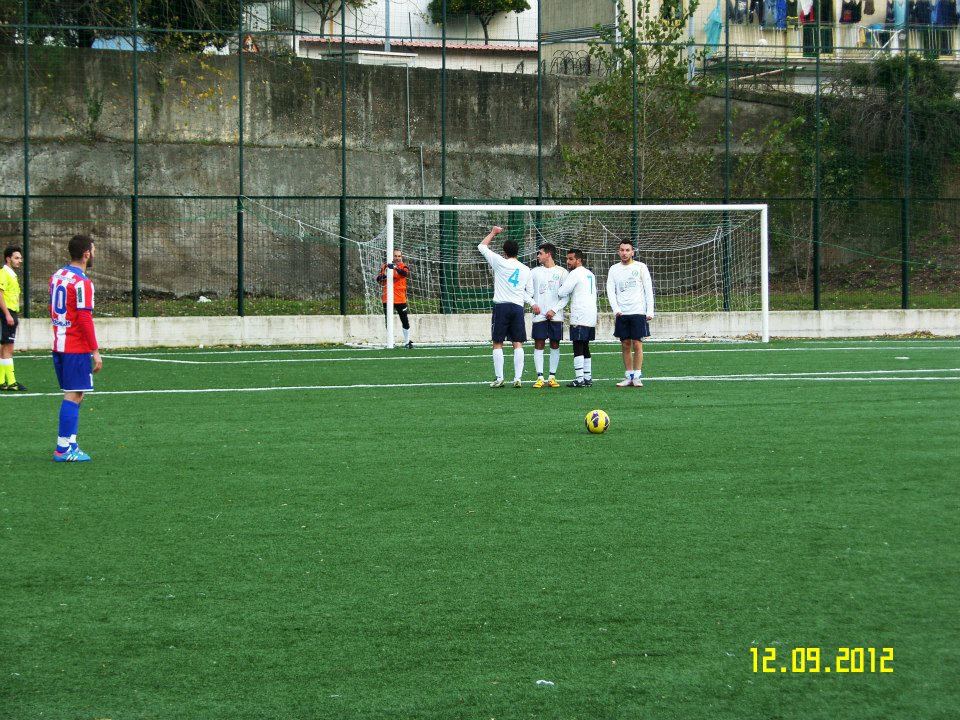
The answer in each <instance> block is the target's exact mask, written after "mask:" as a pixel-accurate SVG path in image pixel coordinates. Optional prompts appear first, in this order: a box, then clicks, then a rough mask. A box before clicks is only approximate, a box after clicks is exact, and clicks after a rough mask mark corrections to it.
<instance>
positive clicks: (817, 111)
mask: <svg viewBox="0 0 960 720" xmlns="http://www.w3.org/2000/svg"><path fill="white" fill-rule="evenodd" d="M821 7H822V3H821V4H820V6H818V7H817V8H816V9H815V12H816V33H817V35H816V38H815V40H814V42H815V43H816V44H815V47H816V52H817V57H816V65H815V68H816V88H815V97H814V117H813V131H814V136H813V143H814V150H813V217H812V218H811V219H812V226H811V232H812V234H813V237H812V240H813V257H812V259H811V262H812V264H813V309H814V310H820V309H821V308H820V211H821V207H820V204H821V200H822V187H821V184H822V183H821V176H822V172H821V167H820V127H821V125H822V118H821V113H822V107H821V99H822V97H821V92H822V90H823V89H822V88H821V86H820V50H821V45H822V44H823V43H822V39H823V37H822V35H821V31H820V15H821V13H820V10H821Z"/></svg>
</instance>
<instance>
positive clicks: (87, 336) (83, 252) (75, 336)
mask: <svg viewBox="0 0 960 720" xmlns="http://www.w3.org/2000/svg"><path fill="white" fill-rule="evenodd" d="M68 248H69V251H70V264H69V265H66V266H65V267H62V268H60V269H59V270H57V271H56V272H55V273H54V274H53V275H52V276H51V277H50V320H51V322H52V323H53V368H54V370H55V371H56V373H57V380H58V381H59V383H60V389H61V390H63V402H62V403H61V404H60V425H59V432H58V433H57V449H56V452H54V454H53V459H54V461H55V462H86V461H88V460H90V456H89V455H87V454H86V453H85V452H83V450H81V449H80V448H79V447H78V446H77V428H78V426H79V424H80V403H81V402H83V394H84V393H85V392H88V391H90V390H93V373H96V372H100V369H101V368H102V367H103V360H101V359H100V351H99V349H98V345H97V333H96V331H95V330H94V327H93V283H92V282H91V281H90V278H88V277H87V270H88V269H89V268H90V267H92V265H93V256H94V253H95V248H94V244H93V239H92V238H90V237H89V236H87V235H74V236H73V237H72V238H70V243H69V245H68Z"/></svg>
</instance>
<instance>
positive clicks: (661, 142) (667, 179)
mask: <svg viewBox="0 0 960 720" xmlns="http://www.w3.org/2000/svg"><path fill="white" fill-rule="evenodd" d="M696 7H697V4H696V2H692V3H691V4H690V7H689V8H688V10H687V11H686V12H682V14H681V16H680V17H678V18H663V17H662V16H661V15H660V14H658V13H654V12H651V11H650V0H640V2H639V3H638V5H637V31H636V33H634V32H633V30H632V28H631V20H630V18H629V16H628V15H627V12H626V10H622V11H621V13H620V17H619V19H618V25H619V29H618V30H619V31H617V30H615V29H614V28H609V29H603V28H600V29H599V34H600V37H599V39H598V40H597V41H595V42H592V43H591V47H590V54H591V56H592V57H594V58H595V59H596V60H597V61H598V62H599V64H600V67H601V69H602V78H601V79H600V80H598V81H597V82H595V83H592V84H590V85H588V86H587V87H585V88H584V89H583V90H581V92H580V94H579V97H578V104H577V110H576V114H575V116H574V121H573V138H572V142H571V143H569V144H568V145H567V146H566V147H565V148H564V149H563V157H564V161H565V166H566V171H567V177H568V179H569V181H570V184H571V185H572V187H573V190H574V192H575V193H576V194H578V195H580V196H583V197H631V196H632V195H633V166H634V161H633V152H634V150H633V148H634V137H633V127H634V123H633V92H634V68H636V93H637V195H638V197H660V198H668V197H696V196H698V195H700V196H702V195H705V194H706V195H709V194H711V193H710V189H711V188H712V187H713V184H714V182H715V177H716V176H715V158H714V153H713V151H712V150H711V149H710V147H709V145H708V144H707V143H705V142H703V139H702V138H701V135H702V132H701V119H700V112H699V110H700V103H701V101H702V99H703V96H704V91H705V90H706V89H709V85H708V83H707V81H705V80H703V79H701V80H700V81H699V85H693V84H692V83H691V82H690V81H689V80H688V77H687V73H688V65H687V64H688V60H689V56H688V51H689V49H690V48H689V45H688V41H687V38H686V25H687V19H688V17H689V15H690V14H692V13H693V12H694V11H695V10H696ZM620 38H622V40H620Z"/></svg>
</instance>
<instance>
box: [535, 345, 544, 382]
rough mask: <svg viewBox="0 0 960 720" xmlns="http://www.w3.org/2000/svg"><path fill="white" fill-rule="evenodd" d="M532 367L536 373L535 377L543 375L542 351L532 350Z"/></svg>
mask: <svg viewBox="0 0 960 720" xmlns="http://www.w3.org/2000/svg"><path fill="white" fill-rule="evenodd" d="M533 367H534V369H535V370H536V371H537V377H540V376H541V375H543V350H537V348H534V349H533Z"/></svg>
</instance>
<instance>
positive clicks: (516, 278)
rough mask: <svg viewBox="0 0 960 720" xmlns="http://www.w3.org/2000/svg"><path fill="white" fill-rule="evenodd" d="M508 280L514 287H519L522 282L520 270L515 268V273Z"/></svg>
mask: <svg viewBox="0 0 960 720" xmlns="http://www.w3.org/2000/svg"><path fill="white" fill-rule="evenodd" d="M507 282H508V283H510V284H511V285H513V286H514V287H517V286H518V285H519V284H520V270H519V269H517V270H514V271H513V275H511V276H510V277H508V278H507Z"/></svg>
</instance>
